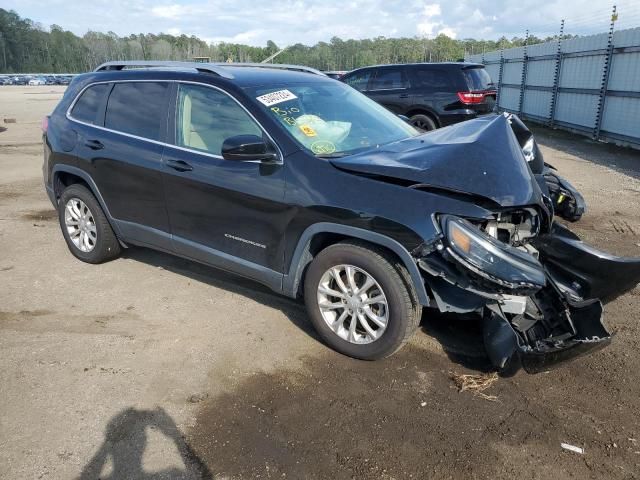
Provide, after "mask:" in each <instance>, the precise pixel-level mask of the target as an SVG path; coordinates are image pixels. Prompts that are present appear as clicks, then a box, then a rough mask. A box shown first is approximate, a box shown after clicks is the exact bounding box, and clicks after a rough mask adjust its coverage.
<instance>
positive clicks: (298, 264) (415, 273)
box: [282, 222, 429, 305]
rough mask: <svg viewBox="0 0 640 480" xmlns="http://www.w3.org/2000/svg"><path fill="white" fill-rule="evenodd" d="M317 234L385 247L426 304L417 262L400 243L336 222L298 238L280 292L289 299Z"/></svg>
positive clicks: (310, 229)
mask: <svg viewBox="0 0 640 480" xmlns="http://www.w3.org/2000/svg"><path fill="white" fill-rule="evenodd" d="M318 233H336V234H339V235H345V236H348V237H352V238H358V239H361V240H365V241H367V242H371V243H374V244H377V245H380V246H382V247H386V248H388V249H389V250H391V251H392V252H393V253H395V254H396V255H397V256H398V257H399V258H400V260H401V261H402V263H403V264H404V266H405V267H406V269H407V270H408V271H409V274H410V275H411V280H412V282H413V285H414V287H415V289H416V293H417V294H418V301H419V302H420V304H421V305H428V304H429V296H428V295H427V290H426V288H425V286H424V280H423V279H422V275H421V274H420V271H419V270H418V266H417V264H416V262H415V261H414V260H413V257H411V254H410V253H409V252H408V251H407V249H406V248H404V247H403V246H402V245H401V244H400V243H398V242H397V241H395V240H393V239H392V238H389V237H387V236H385V235H381V234H379V233H375V232H372V231H370V230H365V229H362V228H357V227H351V226H349V225H342V224H339V223H329V222H320V223H316V224H313V225H311V226H310V227H308V228H307V229H306V230H305V231H304V232H303V233H302V235H301V236H300V239H299V240H298V244H297V246H296V249H295V251H294V253H293V257H292V258H291V264H290V266H289V272H288V273H287V274H286V275H284V277H283V279H282V293H284V294H285V295H288V296H290V297H295V296H296V293H297V291H298V286H299V285H300V281H301V279H302V274H303V272H304V269H305V267H306V266H307V265H308V264H309V262H310V261H311V260H312V256H311V253H310V252H309V245H310V242H311V239H312V238H313V236H314V235H316V234H318Z"/></svg>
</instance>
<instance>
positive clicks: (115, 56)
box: [0, 8, 550, 73]
mask: <svg viewBox="0 0 640 480" xmlns="http://www.w3.org/2000/svg"><path fill="white" fill-rule="evenodd" d="M546 40H550V39H544V40H543V39H539V38H536V37H529V40H528V42H529V44H533V43H539V42H541V41H546ZM523 44H524V38H512V39H511V40H508V39H506V38H501V39H499V40H497V41H490V40H474V39H464V40H455V39H452V38H449V37H447V36H446V35H439V36H438V37H436V38H433V39H426V38H418V37H414V38H386V37H377V38H373V39H365V40H342V39H340V38H338V37H333V38H332V39H331V40H330V41H329V42H328V43H327V42H319V43H317V44H315V45H313V46H307V45H302V44H300V43H298V44H295V45H293V46H290V47H289V48H287V49H286V50H285V51H284V52H283V53H281V54H280V55H278V57H277V58H276V60H275V61H276V62H277V63H291V64H298V65H307V66H310V67H315V68H319V69H322V70H351V69H353V68H356V67H361V66H365V65H374V64H381V63H410V62H429V61H433V62H437V61H447V60H449V61H451V60H458V59H461V58H463V57H464V54H465V52H467V53H470V54H474V53H482V52H484V51H487V52H489V51H491V50H497V49H499V48H501V47H502V48H510V47H515V46H521V45H523ZM278 50H279V47H278V46H277V45H276V44H275V43H274V42H273V41H271V40H269V41H268V42H267V45H266V47H252V46H249V45H241V44H236V43H224V42H223V43H218V44H211V45H208V44H207V43H206V42H204V41H202V40H200V39H199V38H197V37H194V36H190V37H189V36H187V35H180V36H174V35H168V34H164V33H160V34H157V35H154V34H143V33H140V34H134V35H129V36H128V37H119V36H117V35H116V34H115V33H113V32H108V33H101V32H92V31H89V32H87V33H86V34H85V35H84V36H82V37H78V36H76V35H74V34H73V33H71V32H69V31H65V30H63V29H62V28H61V27H59V26H58V25H52V26H51V28H50V29H49V31H47V30H45V29H44V28H43V27H42V26H41V25H39V24H37V23H34V22H32V21H31V20H29V19H23V18H21V17H20V16H19V15H18V14H17V13H16V12H14V11H7V10H4V9H2V8H0V72H3V73H12V72H16V73H17V72H23V73H26V72H38V73H47V72H51V73H74V72H84V71H88V70H92V69H93V68H95V67H96V66H97V65H99V64H100V63H103V62H106V61H109V60H191V59H192V58H193V57H210V58H211V60H212V61H214V62H225V61H234V62H260V61H262V60H264V59H265V58H268V57H269V56H270V55H272V54H274V53H276V52H277V51H278Z"/></svg>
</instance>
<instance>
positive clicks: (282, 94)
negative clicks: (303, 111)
mask: <svg viewBox="0 0 640 480" xmlns="http://www.w3.org/2000/svg"><path fill="white" fill-rule="evenodd" d="M294 98H298V97H296V96H295V95H294V94H293V93H291V92H290V91H289V90H286V89H285V90H278V91H277V92H271V93H267V94H265V95H260V96H259V97H256V100H258V101H259V102H260V103H262V104H263V105H265V106H267V107H270V106H271V105H275V104H276V103H282V102H286V101H287V100H293V99H294Z"/></svg>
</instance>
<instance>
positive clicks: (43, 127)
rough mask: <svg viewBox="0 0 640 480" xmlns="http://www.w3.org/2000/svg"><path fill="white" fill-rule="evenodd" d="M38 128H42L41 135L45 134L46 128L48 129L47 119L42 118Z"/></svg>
mask: <svg viewBox="0 0 640 480" xmlns="http://www.w3.org/2000/svg"><path fill="white" fill-rule="evenodd" d="M40 128H42V133H47V128H49V117H44V118H43V119H42V123H41V124H40Z"/></svg>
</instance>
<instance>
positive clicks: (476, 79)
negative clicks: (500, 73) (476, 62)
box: [462, 67, 493, 91]
mask: <svg viewBox="0 0 640 480" xmlns="http://www.w3.org/2000/svg"><path fill="white" fill-rule="evenodd" d="M462 73H463V74H464V77H465V79H466V80H467V86H468V87H469V91H474V90H487V89H489V88H492V87H493V83H492V81H491V77H490V76H489V74H488V73H487V71H486V70H485V69H484V67H477V68H465V69H464V70H462Z"/></svg>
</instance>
